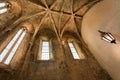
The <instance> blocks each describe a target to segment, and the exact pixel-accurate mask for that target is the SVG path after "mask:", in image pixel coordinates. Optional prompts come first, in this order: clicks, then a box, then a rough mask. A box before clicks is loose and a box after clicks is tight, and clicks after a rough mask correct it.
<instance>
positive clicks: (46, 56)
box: [38, 40, 52, 60]
mask: <svg viewBox="0 0 120 80" xmlns="http://www.w3.org/2000/svg"><path fill="white" fill-rule="evenodd" d="M51 50H52V49H51V43H50V41H49V40H40V45H39V53H38V60H50V59H52V51H51Z"/></svg>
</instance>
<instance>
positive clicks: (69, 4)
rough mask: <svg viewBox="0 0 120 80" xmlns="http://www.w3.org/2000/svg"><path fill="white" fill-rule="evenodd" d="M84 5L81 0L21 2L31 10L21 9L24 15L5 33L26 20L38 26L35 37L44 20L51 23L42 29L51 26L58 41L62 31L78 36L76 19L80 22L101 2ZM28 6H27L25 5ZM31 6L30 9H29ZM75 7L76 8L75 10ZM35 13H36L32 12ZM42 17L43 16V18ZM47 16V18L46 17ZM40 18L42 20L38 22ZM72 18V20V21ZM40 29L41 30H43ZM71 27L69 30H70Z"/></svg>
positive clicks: (32, 0)
mask: <svg viewBox="0 0 120 80" xmlns="http://www.w3.org/2000/svg"><path fill="white" fill-rule="evenodd" d="M83 1H84V3H82V4H79V3H81V2H82V1H81V0H78V1H75V0H38V1H35V0H28V1H25V0H24V1H23V2H22V1H21V3H22V5H25V6H26V7H28V8H32V9H29V10H27V11H28V12H27V11H26V7H25V6H24V7H23V6H22V7H23V10H22V11H23V12H22V13H25V11H26V15H22V16H21V17H20V18H19V19H17V20H16V21H15V22H14V23H13V24H11V25H10V27H9V28H6V30H5V31H8V30H9V29H11V27H12V28H14V27H15V26H17V25H18V24H20V23H21V22H24V21H26V20H35V21H34V22H36V24H38V26H34V27H35V33H34V36H33V37H35V36H36V34H37V32H38V31H39V30H40V29H41V25H42V24H43V22H44V23H45V22H47V21H46V20H50V21H51V23H50V24H47V23H46V25H45V26H44V25H42V26H43V27H44V28H45V27H48V26H50V25H52V27H51V28H53V29H54V32H55V33H56V35H57V37H58V39H59V40H61V39H62V36H63V34H64V31H72V32H76V34H78V35H80V31H79V30H80V29H78V27H80V26H78V25H77V24H79V23H78V21H77V22H76V19H79V20H82V18H83V16H84V15H85V13H86V12H87V11H88V10H89V9H90V8H91V7H92V6H93V5H94V4H96V3H97V2H99V1H101V0H90V1H89V0H83ZM27 4H28V5H27ZM29 5H31V7H29ZM76 7H77V8H76ZM34 11H36V12H34ZM43 15H44V16H43ZM47 16H48V17H47ZM39 17H41V18H42V19H41V20H40V18H39ZM72 18H73V19H72ZM43 27H42V28H43ZM70 27H71V28H70ZM49 28H50V27H49ZM5 31H3V32H1V34H0V35H2V34H4V32H5Z"/></svg>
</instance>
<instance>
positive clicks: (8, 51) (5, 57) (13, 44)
mask: <svg viewBox="0 0 120 80" xmlns="http://www.w3.org/2000/svg"><path fill="white" fill-rule="evenodd" d="M25 34H26V29H24V28H22V29H20V30H19V31H18V32H17V33H16V35H15V36H14V37H13V39H12V40H11V41H10V42H9V44H8V45H7V46H6V47H5V49H4V50H3V51H2V53H1V54H0V62H2V63H4V64H9V63H10V61H11V60H12V58H13V56H14V55H15V52H16V50H17V48H18V47H19V45H20V43H21V42H22V40H23V38H24V37H25Z"/></svg>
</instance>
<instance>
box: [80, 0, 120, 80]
mask: <svg viewBox="0 0 120 80" xmlns="http://www.w3.org/2000/svg"><path fill="white" fill-rule="evenodd" d="M98 30H101V31H105V32H111V33H112V34H113V35H114V36H115V38H116V40H117V44H111V43H108V42H105V41H103V40H101V37H100V33H99V32H98ZM81 32H82V37H83V39H84V41H85V43H86V44H87V46H88V48H89V49H90V51H91V52H92V54H93V55H94V56H95V58H96V59H97V60H98V62H99V63H100V64H101V66H102V67H103V68H104V69H106V70H107V72H108V73H109V74H110V75H111V77H112V78H113V79H114V80H120V0H103V1H101V2H100V3H98V4H96V5H95V6H94V7H93V8H91V9H90V10H89V11H88V12H87V13H86V15H85V16H84V17H83V22H82V31H81Z"/></svg>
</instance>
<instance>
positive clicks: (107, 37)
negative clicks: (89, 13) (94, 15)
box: [98, 30, 116, 44]
mask: <svg viewBox="0 0 120 80" xmlns="http://www.w3.org/2000/svg"><path fill="white" fill-rule="evenodd" d="M98 32H100V33H101V38H102V40H104V41H107V42H109V43H114V44H116V39H115V38H114V37H113V35H112V34H111V33H110V32H103V31H100V30H98Z"/></svg>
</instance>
